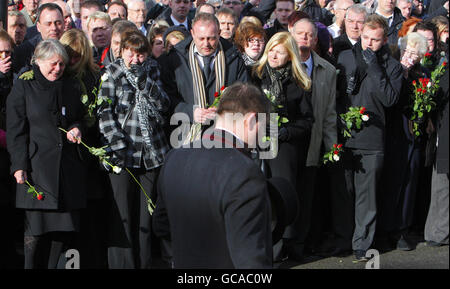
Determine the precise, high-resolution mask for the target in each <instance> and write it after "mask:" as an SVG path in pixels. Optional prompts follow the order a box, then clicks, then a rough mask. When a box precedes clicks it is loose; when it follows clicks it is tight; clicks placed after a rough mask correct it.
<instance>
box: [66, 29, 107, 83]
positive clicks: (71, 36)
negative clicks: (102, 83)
mask: <svg viewBox="0 0 450 289" xmlns="http://www.w3.org/2000/svg"><path fill="white" fill-rule="evenodd" d="M59 41H60V42H61V44H62V45H64V47H65V48H66V51H67V54H68V55H69V57H70V56H72V55H73V54H74V53H78V54H79V55H80V61H78V62H77V63H76V64H74V65H71V66H70V67H68V69H69V71H70V72H72V73H73V74H75V75H76V76H78V77H82V76H83V74H84V73H85V71H86V70H90V71H91V72H93V73H98V72H99V71H100V68H99V67H98V65H97V64H95V62H94V57H93V55H92V48H91V46H90V45H89V40H88V39H87V37H86V35H85V34H84V32H83V31H81V30H79V29H70V30H68V31H66V32H64V34H63V35H62V36H61V39H60V40H59Z"/></svg>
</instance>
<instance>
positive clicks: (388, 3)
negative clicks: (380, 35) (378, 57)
mask: <svg viewBox="0 0 450 289" xmlns="http://www.w3.org/2000/svg"><path fill="white" fill-rule="evenodd" d="M396 2H397V0H378V6H377V10H376V11H375V13H376V14H378V15H380V16H381V17H383V18H384V19H386V22H387V24H388V27H389V29H388V43H389V44H392V45H397V42H398V31H399V30H400V28H402V25H403V22H404V21H405V17H403V15H402V11H401V10H400V9H398V8H397V7H395V4H396Z"/></svg>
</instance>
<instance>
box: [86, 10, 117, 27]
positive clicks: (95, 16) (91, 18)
mask: <svg viewBox="0 0 450 289" xmlns="http://www.w3.org/2000/svg"><path fill="white" fill-rule="evenodd" d="M99 19H100V20H104V21H105V22H106V23H108V24H109V26H112V22H111V18H110V17H109V14H108V13H105V12H102V11H95V12H94V13H92V14H91V15H89V17H88V21H87V27H89V26H90V25H91V23H92V22H94V21H95V20H99Z"/></svg>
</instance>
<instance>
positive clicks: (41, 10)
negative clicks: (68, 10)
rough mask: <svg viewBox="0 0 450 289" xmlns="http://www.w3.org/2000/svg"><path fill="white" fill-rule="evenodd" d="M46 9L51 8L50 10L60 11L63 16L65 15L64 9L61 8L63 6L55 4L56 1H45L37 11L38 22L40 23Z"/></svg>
mask: <svg viewBox="0 0 450 289" xmlns="http://www.w3.org/2000/svg"><path fill="white" fill-rule="evenodd" d="M44 10H50V11H59V13H61V17H62V16H63V11H62V9H61V7H59V5H57V4H55V3H45V4H42V5H41V6H39V8H38V9H37V12H36V22H39V23H40V21H39V20H40V18H41V14H42V12H43V11H44Z"/></svg>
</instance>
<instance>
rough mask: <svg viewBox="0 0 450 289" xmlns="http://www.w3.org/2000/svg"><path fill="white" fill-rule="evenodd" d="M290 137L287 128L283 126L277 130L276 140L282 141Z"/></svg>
mask: <svg viewBox="0 0 450 289" xmlns="http://www.w3.org/2000/svg"><path fill="white" fill-rule="evenodd" d="M290 139H291V136H290V134H289V130H288V129H287V128H285V127H282V128H280V130H279V131H278V140H279V141H282V142H287V141H289V140H290Z"/></svg>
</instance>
